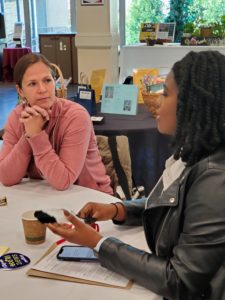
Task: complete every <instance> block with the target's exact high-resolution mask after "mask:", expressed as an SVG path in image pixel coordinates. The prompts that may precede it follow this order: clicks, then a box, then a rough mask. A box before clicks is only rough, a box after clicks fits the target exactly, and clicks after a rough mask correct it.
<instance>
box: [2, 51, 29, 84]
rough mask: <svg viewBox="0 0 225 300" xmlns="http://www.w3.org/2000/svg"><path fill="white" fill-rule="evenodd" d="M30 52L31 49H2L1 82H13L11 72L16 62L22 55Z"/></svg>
mask: <svg viewBox="0 0 225 300" xmlns="http://www.w3.org/2000/svg"><path fill="white" fill-rule="evenodd" d="M29 52H31V48H29V47H24V48H4V49H3V62H2V75H3V76H2V77H3V81H13V71H14V67H15V65H16V63H17V61H18V60H19V59H20V57H22V56H23V55H25V54H27V53H29Z"/></svg>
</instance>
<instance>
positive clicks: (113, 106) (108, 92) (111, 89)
mask: <svg viewBox="0 0 225 300" xmlns="http://www.w3.org/2000/svg"><path fill="white" fill-rule="evenodd" d="M137 96H138V86H137V85H127V84H105V85H104V86H103V92H102V103H101V112H102V113H112V114H122V115H136V114H137Z"/></svg>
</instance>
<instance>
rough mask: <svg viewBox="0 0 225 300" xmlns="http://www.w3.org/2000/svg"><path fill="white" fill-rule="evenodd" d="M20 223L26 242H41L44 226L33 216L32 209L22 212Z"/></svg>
mask: <svg viewBox="0 0 225 300" xmlns="http://www.w3.org/2000/svg"><path fill="white" fill-rule="evenodd" d="M22 223H23V229H24V235H25V240H26V242H27V244H34V245H36V244H41V243H44V241H45V238H46V227H45V225H44V224H42V223H41V222H39V221H38V219H37V218H35V216H34V210H30V211H26V212H24V213H23V214H22Z"/></svg>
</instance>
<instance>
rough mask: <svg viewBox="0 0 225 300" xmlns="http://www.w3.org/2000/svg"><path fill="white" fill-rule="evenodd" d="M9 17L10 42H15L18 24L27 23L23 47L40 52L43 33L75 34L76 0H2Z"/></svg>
mask: <svg viewBox="0 0 225 300" xmlns="http://www.w3.org/2000/svg"><path fill="white" fill-rule="evenodd" d="M0 5H1V8H2V10H3V12H4V13H5V23H6V34H7V37H6V42H7V44H8V45H10V44H11V43H12V42H13V41H12V38H13V32H14V24H15V23H16V22H22V23H23V32H24V35H23V37H24V38H23V44H24V45H26V46H30V47H32V50H33V51H39V41H38V34H39V33H66V32H72V31H73V32H74V31H75V15H76V14H75V1H74V0H63V1H62V0H0Z"/></svg>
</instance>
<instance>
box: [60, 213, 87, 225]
mask: <svg viewBox="0 0 225 300" xmlns="http://www.w3.org/2000/svg"><path fill="white" fill-rule="evenodd" d="M64 215H65V217H66V218H67V220H68V221H69V222H70V223H72V224H73V225H74V226H75V228H79V227H81V226H82V225H83V224H84V223H83V222H82V221H80V220H79V219H78V218H76V217H75V216H74V215H73V214H71V213H69V212H68V211H67V210H64Z"/></svg>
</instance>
